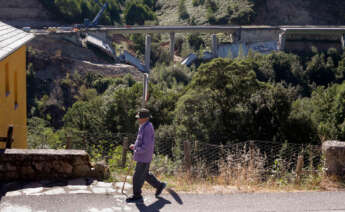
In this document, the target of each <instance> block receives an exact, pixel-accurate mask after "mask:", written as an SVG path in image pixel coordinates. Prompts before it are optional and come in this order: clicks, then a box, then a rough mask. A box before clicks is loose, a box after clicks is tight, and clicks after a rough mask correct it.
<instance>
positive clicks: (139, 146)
mask: <svg viewBox="0 0 345 212" xmlns="http://www.w3.org/2000/svg"><path fill="white" fill-rule="evenodd" d="M154 134H155V132H154V129H153V125H152V123H151V122H149V121H147V122H145V123H144V124H143V125H141V126H140V127H139V131H138V135H137V140H136V141H135V144H134V156H133V157H134V160H135V161H137V162H142V163H149V162H151V160H152V155H153V150H154V144H155V138H154Z"/></svg>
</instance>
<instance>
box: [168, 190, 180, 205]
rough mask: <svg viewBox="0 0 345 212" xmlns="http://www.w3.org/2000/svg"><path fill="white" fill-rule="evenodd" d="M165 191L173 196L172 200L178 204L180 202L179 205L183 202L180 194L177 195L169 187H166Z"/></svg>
mask: <svg viewBox="0 0 345 212" xmlns="http://www.w3.org/2000/svg"><path fill="white" fill-rule="evenodd" d="M167 191H168V192H169V194H170V195H171V196H172V197H173V198H174V200H175V201H176V202H177V203H178V204H180V205H182V204H183V201H182V199H181V198H180V196H179V195H178V194H177V193H176V192H175V191H174V190H172V189H171V188H167Z"/></svg>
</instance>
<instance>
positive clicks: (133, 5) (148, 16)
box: [124, 1, 156, 25]
mask: <svg viewBox="0 0 345 212" xmlns="http://www.w3.org/2000/svg"><path fill="white" fill-rule="evenodd" d="M124 17H125V21H126V24H129V25H135V24H139V25H143V24H144V23H145V21H146V20H155V19H156V17H155V14H154V13H153V11H152V10H151V9H150V8H149V7H148V6H147V5H144V4H142V3H140V2H138V1H130V2H128V3H126V8H125V10H124Z"/></svg>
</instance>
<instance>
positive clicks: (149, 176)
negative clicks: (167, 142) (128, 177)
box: [145, 164, 166, 196]
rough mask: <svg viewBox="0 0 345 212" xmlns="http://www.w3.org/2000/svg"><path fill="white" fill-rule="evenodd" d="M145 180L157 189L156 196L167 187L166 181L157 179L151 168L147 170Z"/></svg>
mask: <svg viewBox="0 0 345 212" xmlns="http://www.w3.org/2000/svg"><path fill="white" fill-rule="evenodd" d="M149 167H150V164H149ZM145 180H146V181H147V182H148V183H149V184H150V185H151V186H152V187H154V188H155V189H156V196H158V195H160V194H161V192H162V190H163V189H164V188H165V186H166V184H165V183H162V182H160V181H159V180H157V178H156V177H155V176H154V175H153V174H151V173H150V172H149V169H148V171H147V175H146V178H145Z"/></svg>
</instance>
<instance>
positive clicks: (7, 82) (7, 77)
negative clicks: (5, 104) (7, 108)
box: [5, 63, 10, 96]
mask: <svg viewBox="0 0 345 212" xmlns="http://www.w3.org/2000/svg"><path fill="white" fill-rule="evenodd" d="M5 95H6V96H8V95H10V71H9V68H8V63H6V64H5Z"/></svg>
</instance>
